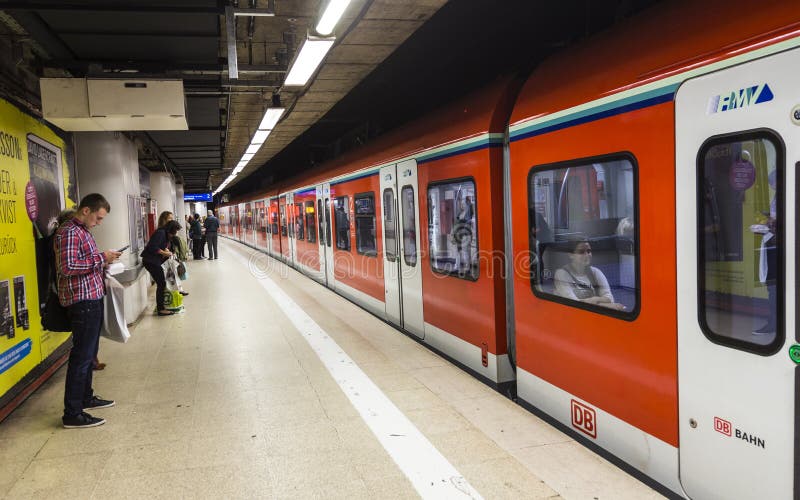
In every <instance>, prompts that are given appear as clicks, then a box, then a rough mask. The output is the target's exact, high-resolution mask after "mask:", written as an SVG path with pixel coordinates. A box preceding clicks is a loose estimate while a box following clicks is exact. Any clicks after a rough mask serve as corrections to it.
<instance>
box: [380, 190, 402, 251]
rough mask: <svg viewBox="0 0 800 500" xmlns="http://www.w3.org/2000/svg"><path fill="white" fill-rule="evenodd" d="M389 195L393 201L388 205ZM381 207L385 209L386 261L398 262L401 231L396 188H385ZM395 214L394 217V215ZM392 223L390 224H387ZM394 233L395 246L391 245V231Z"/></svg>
mask: <svg viewBox="0 0 800 500" xmlns="http://www.w3.org/2000/svg"><path fill="white" fill-rule="evenodd" d="M387 194H389V195H390V196H391V197H392V199H391V200H389V203H387V200H386V195H387ZM381 207H382V208H383V220H382V221H381V224H382V225H383V242H384V247H383V254H384V255H385V256H386V260H388V261H389V262H398V259H399V258H400V257H399V254H400V251H399V246H400V244H399V241H398V233H399V230H398V228H397V226H398V224H397V217H398V210H397V197H396V196H395V192H394V188H391V187H387V188H384V190H383V193H381ZM392 214H394V215H392ZM387 220H388V221H391V226H390V224H388V223H387ZM390 230H391V232H392V242H393V243H394V244H393V245H389V231H390Z"/></svg>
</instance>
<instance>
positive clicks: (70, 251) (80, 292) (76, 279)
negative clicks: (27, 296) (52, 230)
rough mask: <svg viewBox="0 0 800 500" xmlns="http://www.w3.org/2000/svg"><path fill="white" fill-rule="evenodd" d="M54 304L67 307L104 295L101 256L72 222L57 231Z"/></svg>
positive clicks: (81, 228)
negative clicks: (56, 289) (55, 299)
mask: <svg viewBox="0 0 800 500" xmlns="http://www.w3.org/2000/svg"><path fill="white" fill-rule="evenodd" d="M55 251H56V272H57V274H58V301H59V302H61V305H62V306H65V307H66V306H69V305H72V304H75V303H76V302H80V301H82V300H98V299H102V298H103V295H105V284H104V282H103V277H104V273H103V269H104V265H105V262H106V258H105V256H104V255H103V254H102V253H101V252H99V251H98V250H97V244H96V243H95V242H94V238H93V237H92V235H91V233H89V230H88V229H87V228H86V226H85V225H84V224H83V223H82V222H81V221H79V220H78V219H75V218H73V219H72V220H70V221H67V222H65V223H64V224H62V225H61V227H60V228H58V231H57V232H56V238H55Z"/></svg>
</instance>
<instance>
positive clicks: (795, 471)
mask: <svg viewBox="0 0 800 500" xmlns="http://www.w3.org/2000/svg"><path fill="white" fill-rule="evenodd" d="M798 81H800V50H793V51H790V52H783V53H779V54H776V55H772V56H769V57H766V58H763V59H759V60H755V61H751V62H748V63H745V64H741V65H738V66H734V67H731V68H728V69H724V70H721V71H718V72H716V73H713V74H709V75H706V76H702V77H699V78H696V79H693V80H690V81H688V82H686V83H685V84H684V85H682V86H681V87H680V89H679V90H678V92H677V95H676V175H677V179H676V181H677V186H679V187H678V191H677V200H676V201H677V203H676V206H677V211H676V216H677V234H676V236H677V266H678V267H677V275H678V289H677V290H678V381H679V383H678V392H679V397H678V398H679V408H678V409H679V433H680V452H679V455H680V476H681V483H682V486H683V488H684V491H685V492H686V493H687V494H688V496H689V497H693V498H772V499H777V498H785V499H790V498H795V499H796V498H798V495H799V494H800V492H799V491H798V482H800V468H799V467H798V446H800V441H798V425H799V424H800V422H798V415H797V411H798V407H800V402H799V401H798V397H799V396H798V392H797V391H798V388H799V387H798V380H800V370H798V366H797V363H798V362H800V356H798V354H800V351H799V350H800V346H798V337H797V335H798V332H797V324H796V316H795V311H796V309H797V305H796V291H795V283H796V279H797V277H796V275H795V271H796V259H797V255H796V253H797V240H796V229H795V228H796V224H797V212H796V210H797V209H796V208H795V207H796V200H797V175H796V169H797V165H798V163H797V162H798V160H800V127H798V125H800V112H799V111H798V110H800V87H798V86H797V82H798ZM643 307H647V306H646V305H645V304H643ZM793 492H794V493H793Z"/></svg>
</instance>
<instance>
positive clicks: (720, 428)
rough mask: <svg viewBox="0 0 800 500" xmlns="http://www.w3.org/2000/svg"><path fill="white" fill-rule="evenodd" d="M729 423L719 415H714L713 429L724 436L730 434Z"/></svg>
mask: <svg viewBox="0 0 800 500" xmlns="http://www.w3.org/2000/svg"><path fill="white" fill-rule="evenodd" d="M731 429H732V426H731V423H730V422H728V421H727V420H723V419H721V418H719V417H714V430H715V431H717V432H719V433H720V434H725V435H726V436H730V435H731Z"/></svg>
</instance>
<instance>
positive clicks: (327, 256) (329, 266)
mask: <svg viewBox="0 0 800 500" xmlns="http://www.w3.org/2000/svg"><path fill="white" fill-rule="evenodd" d="M322 196H323V200H322V207H323V209H322V211H321V212H320V214H319V217H320V220H321V221H322V220H323V219H324V232H325V246H324V248H323V246H322V244H320V252H321V253H320V265H323V266H324V267H325V281H326V283H327V285H328V286H329V287H330V288H336V278H335V276H334V273H333V248H332V247H331V185H330V183H327V182H326V183H325V184H323V185H322ZM321 241H322V237H320V242H321Z"/></svg>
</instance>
